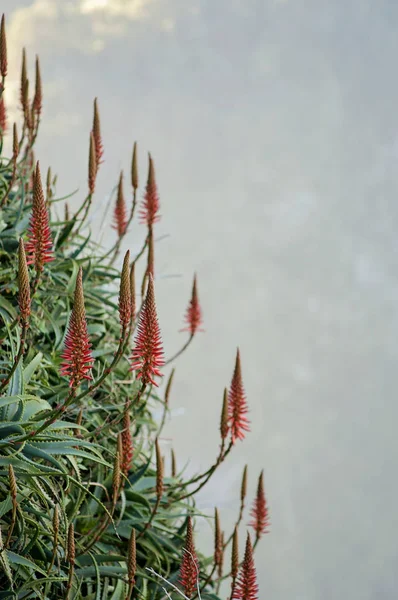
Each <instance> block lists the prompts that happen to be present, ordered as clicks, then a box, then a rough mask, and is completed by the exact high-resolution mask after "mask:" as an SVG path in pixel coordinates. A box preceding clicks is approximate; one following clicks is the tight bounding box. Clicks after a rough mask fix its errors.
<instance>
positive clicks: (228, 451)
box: [178, 442, 233, 502]
mask: <svg viewBox="0 0 398 600" xmlns="http://www.w3.org/2000/svg"><path fill="white" fill-rule="evenodd" d="M232 446H233V443H232V442H230V444H229V446H228V448H227V449H226V451H225V452H224V453H222V452H220V455H219V457H218V460H217V461H216V462H215V463H214V465H213V466H212V467H211V468H210V469H209V471H208V474H207V476H206V477H205V479H204V480H203V481H202V482H201V483H200V484H199V485H198V486H197V487H196V488H195V489H194V490H192V492H188V493H187V494H185V495H184V496H179V498H178V501H179V502H181V500H185V499H186V498H189V497H190V496H193V495H194V494H196V493H197V492H199V491H200V490H201V489H202V488H203V487H204V486H205V485H206V483H207V482H208V481H209V479H210V478H211V477H212V475H213V474H214V472H215V471H216V469H217V467H218V466H219V465H220V464H221V463H222V462H223V461H224V460H225V458H226V456H228V454H229V453H230V451H231V449H232ZM191 483H193V482H192V481H190V482H189V485H191Z"/></svg>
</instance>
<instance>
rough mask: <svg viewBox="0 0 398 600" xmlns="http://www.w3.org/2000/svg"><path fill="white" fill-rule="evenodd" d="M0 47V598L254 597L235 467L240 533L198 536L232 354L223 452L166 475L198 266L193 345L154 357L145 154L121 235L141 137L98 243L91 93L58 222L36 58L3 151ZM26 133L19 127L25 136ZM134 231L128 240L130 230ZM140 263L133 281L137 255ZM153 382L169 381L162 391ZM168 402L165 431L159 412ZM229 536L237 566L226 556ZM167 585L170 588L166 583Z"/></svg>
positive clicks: (237, 386) (238, 387)
mask: <svg viewBox="0 0 398 600" xmlns="http://www.w3.org/2000/svg"><path fill="white" fill-rule="evenodd" d="M6 50H7V45H6V34H5V18H4V16H3V19H2V24H1V32H0V75H1V78H2V81H1V86H0V100H1V101H2V110H3V118H2V122H1V123H0V129H1V131H0V206H1V212H0V290H1V296H0V347H1V354H0V599H1V598H14V599H20V600H21V599H24V598H42V599H55V598H70V599H71V598H76V599H87V600H88V599H93V600H94V599H95V600H100V599H108V598H109V599H112V600H119V599H120V600H123V599H129V598H131V597H142V598H151V599H156V598H164V597H165V595H166V596H167V594H171V595H177V596H178V595H182V596H184V597H186V598H194V597H195V596H197V595H199V594H200V595H201V597H202V598H213V599H216V598H217V597H218V594H219V590H220V584H221V583H222V582H223V581H224V580H226V581H227V580H228V581H229V582H230V585H231V592H230V594H231V595H232V596H233V597H234V598H243V599H246V598H250V600H255V598H256V597H257V584H256V581H255V569H254V563H253V556H252V546H251V543H250V540H249V541H248V542H247V546H246V557H245V559H244V560H243V562H242V568H241V574H240V577H238V570H239V564H240V563H239V558H238V544H237V530H238V527H239V526H240V525H241V523H242V518H243V514H244V508H245V499H246V482H247V469H245V471H244V476H243V479H242V487H241V494H240V505H239V512H238V518H237V522H236V527H235V533H234V534H231V535H229V536H225V535H224V533H223V532H222V530H221V525H220V516H219V513H218V511H216V513H215V543H214V554H213V555H212V556H210V557H206V556H203V554H201V553H200V552H199V551H198V550H197V549H196V548H195V545H194V527H193V523H194V521H193V519H194V517H200V515H199V512H198V511H197V509H196V508H195V500H194V498H195V494H196V492H197V491H198V490H199V489H201V488H202V487H203V485H205V483H207V481H209V480H210V479H211V478H212V477H213V475H214V473H215V472H216V471H217V468H218V466H219V465H220V464H221V463H222V462H223V461H224V460H225V459H226V458H227V456H228V454H229V453H230V452H231V450H232V449H233V447H234V444H235V442H236V441H237V440H241V439H243V438H244V437H245V435H246V433H247V432H248V431H249V422H248V419H247V415H246V413H247V401H246V396H245V392H244V387H243V380H242V372H241V363H240V355H239V352H238V354H237V359H236V365H235V370H234V374H233V377H232V382H231V387H230V389H229V391H228V390H226V391H225V394H224V399H223V403H222V410H221V421H220V450H219V453H218V455H217V457H216V460H215V462H214V464H212V465H210V467H209V468H208V469H207V470H206V471H205V472H204V473H199V474H197V475H195V476H193V477H191V478H185V477H184V475H183V474H181V473H178V472H177V466H176V461H175V456H174V453H173V454H172V461H171V464H172V469H171V473H170V474H167V473H165V471H164V457H163V456H162V454H161V446H160V444H159V438H160V436H161V432H162V428H163V424H164V422H165V416H166V414H167V412H168V410H169V408H168V407H169V399H170V394H171V385H172V380H173V375H174V369H173V370H171V372H170V373H169V376H168V380H167V384H166V386H165V391H164V393H163V391H160V392H159V389H158V386H159V383H160V382H161V380H162V377H163V376H164V375H165V374H167V373H166V371H168V369H169V364H170V363H172V362H174V360H175V359H176V358H177V357H178V356H179V355H180V354H181V352H182V351H184V350H186V348H187V347H188V346H189V344H190V343H191V342H192V340H193V339H194V337H195V335H196V334H197V332H198V331H200V330H201V325H202V312H201V307H200V304H199V296H198V284H197V277H196V275H195V277H194V282H193V288H192V295H191V299H190V301H189V304H188V308H187V313H186V317H185V328H184V330H185V331H187V332H188V339H187V341H186V342H185V343H184V344H183V346H182V348H181V350H180V351H179V352H177V353H176V355H174V356H172V357H167V356H166V357H165V356H164V353H163V346H162V337H161V324H160V323H159V322H158V318H157V312H156V300H155V287H156V285H155V284H156V274H155V264H154V253H153V243H154V233H153V232H154V228H155V226H156V222H157V221H158V219H159V206H160V200H159V193H158V188H157V183H156V178H155V167H154V161H153V158H152V156H151V155H149V165H148V176H147V182H146V187H145V191H144V194H143V201H142V204H141V206H140V210H139V217H140V221H141V223H142V227H145V228H146V235H145V244H144V246H143V248H142V250H141V251H140V252H139V253H138V254H137V256H131V255H130V252H129V251H127V252H126V254H125V256H124V261H123V266H122V267H121V269H119V267H118V266H117V265H118V261H117V257H118V255H119V252H120V248H121V242H122V240H123V239H124V238H125V236H126V233H127V232H128V228H129V226H130V224H131V222H132V220H133V218H134V216H135V209H136V206H137V202H138V196H137V190H138V189H139V185H138V169H137V152H138V149H137V144H136V143H134V148H133V156H132V168H131V190H132V201H131V209H130V212H129V211H128V206H127V203H126V200H125V196H124V190H123V177H122V175H121V176H120V178H119V185H118V194H117V198H116V203H115V213H114V214H115V217H114V222H115V229H116V234H117V240H116V242H115V244H114V246H113V247H112V248H111V249H110V250H106V249H104V248H102V247H101V246H100V245H98V244H97V243H96V242H95V241H94V240H93V239H92V236H91V233H90V231H88V230H87V227H86V226H85V222H86V218H87V215H88V214H89V211H90V207H91V205H92V203H93V201H94V194H95V184H96V179H97V176H98V172H99V169H100V165H101V160H102V156H103V152H104V146H103V142H102V138H101V129H100V117H99V108H98V103H97V100H95V102H94V118H93V126H92V131H91V132H90V147H89V160H88V181H87V194H86V195H85V197H84V198H83V200H82V202H81V205H80V207H79V208H78V210H77V211H76V212H75V213H74V214H71V213H70V210H69V207H68V205H67V204H66V205H65V217H64V218H60V217H59V216H58V212H59V211H58V207H59V206H60V202H64V199H60V198H57V197H56V188H55V181H56V180H55V178H54V177H53V176H52V174H51V171H50V170H49V172H48V174H47V181H46V185H43V182H42V176H41V172H40V165H39V163H38V162H36V161H35V157H34V147H35V141H36V139H37V135H38V132H39V125H40V121H41V111H42V84H41V73H40V65H39V61H38V59H37V60H36V67H35V68H36V75H35V90H34V93H33V95H32V97H31V96H30V92H29V80H28V74H27V72H28V71H27V58H26V52H25V50H24V51H23V63H22V69H21V92H20V103H21V107H22V123H21V124H19V125H18V127H17V125H16V124H14V126H13V128H12V140H11V139H10V142H11V143H10V144H9V146H10V147H11V155H10V156H7V155H6V153H5V152H4V145H3V141H4V140H5V139H6V136H7V135H9V136H11V132H10V131H9V130H6V127H5V126H6V112H5V111H6V105H5V103H4V97H3V96H2V91H3V89H4V87H5V86H6V75H7V51H6ZM18 129H19V130H20V136H19V135H18ZM126 239H127V238H126ZM139 260H141V261H143V262H144V263H145V268H144V276H143V280H142V282H141V288H140V290H138V291H137V290H136V281H135V280H136V275H135V273H136V269H135V267H136V264H137V263H138V261H139ZM161 390H162V388H161ZM159 405H160V406H161V407H162V410H163V418H162V419H161V423H160V425H159V424H157V423H156V422H155V421H154V419H153V411H154V408H158V407H159ZM251 516H252V521H251V526H252V527H253V529H254V532H255V542H254V548H255V546H256V544H257V542H258V540H259V538H260V537H261V536H262V534H263V533H266V532H267V531H268V529H267V528H268V524H269V519H268V507H267V504H266V502H265V495H264V483H263V474H261V476H260V480H259V486H258V492H257V496H256V498H255V500H254V505H253V509H252V513H251ZM230 545H232V546H233V548H232V558H231V565H230V566H228V565H227V564H226V554H227V552H226V550H227V549H228V547H229V546H230ZM165 590H166V591H167V594H166V593H165Z"/></svg>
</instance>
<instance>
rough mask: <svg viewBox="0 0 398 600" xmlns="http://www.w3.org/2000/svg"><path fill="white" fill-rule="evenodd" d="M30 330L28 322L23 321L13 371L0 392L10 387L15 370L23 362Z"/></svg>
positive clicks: (3, 382) (0, 388) (0, 387)
mask: <svg viewBox="0 0 398 600" xmlns="http://www.w3.org/2000/svg"><path fill="white" fill-rule="evenodd" d="M27 330H28V323H27V321H22V330H21V339H20V342H19V349H18V353H17V355H16V357H15V359H14V363H13V365H12V367H11V370H10V372H9V374H8V376H7V377H6V378H5V380H4V381H2V383H1V385H0V390H3V389H4V388H5V387H6V385H8V383H9V381H10V380H11V377H12V376H13V375H14V373H15V370H16V368H17V366H18V364H19V361H20V360H21V358H22V356H23V354H24V351H25V341H26V332H27Z"/></svg>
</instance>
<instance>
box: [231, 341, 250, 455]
mask: <svg viewBox="0 0 398 600" xmlns="http://www.w3.org/2000/svg"><path fill="white" fill-rule="evenodd" d="M228 409H229V427H230V431H231V439H232V443H233V444H234V443H235V441H236V440H243V439H244V438H245V436H246V432H248V431H250V426H249V420H248V418H247V413H248V406H247V400H246V394H245V389H244V387H243V380H242V368H241V362H240V352H239V348H238V350H237V353H236V362H235V369H234V374H233V376H232V381H231V387H230V389H229V394H228Z"/></svg>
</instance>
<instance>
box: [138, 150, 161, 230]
mask: <svg viewBox="0 0 398 600" xmlns="http://www.w3.org/2000/svg"><path fill="white" fill-rule="evenodd" d="M159 208H160V203H159V194H158V188H157V185H156V180H155V167H154V164H153V159H152V157H151V155H150V154H149V168H148V180H147V184H146V189H145V194H144V200H143V202H142V208H141V210H140V220H141V223H146V224H147V225H148V227H152V225H153V224H154V223H156V221H158V220H159V218H160V217H159V215H158V212H159Z"/></svg>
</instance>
